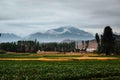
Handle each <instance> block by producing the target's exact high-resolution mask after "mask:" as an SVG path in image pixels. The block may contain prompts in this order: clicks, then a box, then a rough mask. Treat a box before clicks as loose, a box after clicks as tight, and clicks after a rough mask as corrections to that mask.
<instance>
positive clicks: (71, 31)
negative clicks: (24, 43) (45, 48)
mask: <svg viewBox="0 0 120 80" xmlns="http://www.w3.org/2000/svg"><path fill="white" fill-rule="evenodd" d="M93 38H94V37H93V35H92V34H91V33H88V32H86V31H83V30H80V29H78V28H75V27H60V28H57V29H51V30H48V31H46V32H45V33H41V32H37V33H34V34H31V35H29V36H28V38H27V39H30V40H35V39H37V40H38V41H40V42H60V41H63V40H66V39H70V40H89V39H93Z"/></svg>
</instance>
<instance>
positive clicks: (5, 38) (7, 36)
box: [0, 33, 21, 42]
mask: <svg viewBox="0 0 120 80" xmlns="http://www.w3.org/2000/svg"><path fill="white" fill-rule="evenodd" d="M18 40H21V37H19V36H17V35H15V34H12V33H1V36H0V42H13V41H18Z"/></svg>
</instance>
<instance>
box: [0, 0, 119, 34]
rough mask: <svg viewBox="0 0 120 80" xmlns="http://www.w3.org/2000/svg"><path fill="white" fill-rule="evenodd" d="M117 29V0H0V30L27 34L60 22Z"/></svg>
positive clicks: (89, 28) (91, 29)
mask: <svg viewBox="0 0 120 80" xmlns="http://www.w3.org/2000/svg"><path fill="white" fill-rule="evenodd" d="M107 25H109V26H111V27H112V28H113V31H114V32H118V33H120V0H0V32H7V33H16V34H17V35H20V36H26V35H28V34H31V33H35V32H41V31H42V32H43V31H46V30H48V29H53V28H58V27H61V26H75V27H78V28H80V29H83V30H85V31H88V32H91V33H96V32H98V33H102V31H103V28H104V27H105V26H107Z"/></svg>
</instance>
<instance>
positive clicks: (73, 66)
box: [0, 60, 120, 80]
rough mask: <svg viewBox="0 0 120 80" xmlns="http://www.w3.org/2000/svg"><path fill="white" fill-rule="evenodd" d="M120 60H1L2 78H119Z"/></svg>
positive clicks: (87, 79)
mask: <svg viewBox="0 0 120 80" xmlns="http://www.w3.org/2000/svg"><path fill="white" fill-rule="evenodd" d="M119 79H120V60H103V61H101V60H81V61H63V62H58V61H57V62H53V61H52V62H49V61H48V62H47V61H0V80H119Z"/></svg>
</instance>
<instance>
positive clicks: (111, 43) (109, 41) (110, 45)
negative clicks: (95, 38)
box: [101, 26, 115, 55]
mask: <svg viewBox="0 0 120 80" xmlns="http://www.w3.org/2000/svg"><path fill="white" fill-rule="evenodd" d="M114 47H115V38H114V37H113V32H112V28H111V27H110V26H107V27H105V29H104V33H103V36H101V52H102V53H106V55H110V54H111V53H112V52H114Z"/></svg>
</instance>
